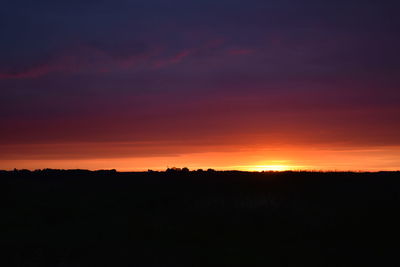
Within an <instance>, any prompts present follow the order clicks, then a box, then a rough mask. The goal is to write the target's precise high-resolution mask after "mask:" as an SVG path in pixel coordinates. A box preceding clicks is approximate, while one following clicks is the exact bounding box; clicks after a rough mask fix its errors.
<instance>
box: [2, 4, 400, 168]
mask: <svg viewBox="0 0 400 267" xmlns="http://www.w3.org/2000/svg"><path fill="white" fill-rule="evenodd" d="M399 8H400V4H399V3H398V1H390V0H388V1H369V0H363V1H356V0H347V1H341V0H337V1H311V0H310V1H306V0H301V1H300V0H279V1H278V0H262V1H261V0H246V1H244V0H242V1H239V0H229V1H228V0H219V1H215V0H212V1H211V0H202V1H183V0H181V1H177V0H170V1H165V0H137V1H132V0H131V1H128V0H120V1H117V0H113V1H111V0H110V1H107V0H101V1H100V0H99V1H94V0H68V1H66V0H60V1H50V0H43V1H30V0H12V1H11V0H3V1H2V4H1V9H0V33H1V42H0V125H1V127H0V169H13V168H19V169H21V168H28V169H40V168H65V169H69V168H83V169H113V168H115V169H118V170H122V171H134V170H147V169H155V170H163V169H165V168H167V167H189V168H191V169H197V168H215V169H224V170H227V169H238V170H257V171H260V170H286V169H295V170H300V169H302V170H354V171H357V170H363V171H376V170H399V169H400V53H399V47H400V34H399V32H400V17H399V16H398V10H399Z"/></svg>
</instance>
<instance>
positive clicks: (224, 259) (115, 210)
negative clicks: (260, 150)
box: [0, 170, 400, 267]
mask: <svg viewBox="0 0 400 267" xmlns="http://www.w3.org/2000/svg"><path fill="white" fill-rule="evenodd" d="M0 188H1V189H0V190H1V192H0V193H1V195H2V196H3V201H2V202H3V205H2V206H3V207H2V209H1V232H0V238H1V240H0V242H1V258H0V266H43V267H45V266H63V267H65V266H76V267H77V266H143V267H147V266H185V267H186V266H385V267H387V266H400V250H399V249H400V216H399V211H400V172H381V173H311V172H283V173H245V172H212V171H210V172H168V173H166V172H162V173H161V172H160V173H158V172H149V173H116V172H112V171H110V172H107V171H103V172H86V171H53V170H47V171H41V172H23V171H19V172H1V173H0Z"/></svg>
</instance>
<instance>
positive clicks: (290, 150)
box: [0, 144, 400, 171]
mask: <svg viewBox="0 0 400 267" xmlns="http://www.w3.org/2000/svg"><path fill="white" fill-rule="evenodd" d="M0 149H2V151H4V152H5V153H3V154H2V156H0V157H1V158H0V169H13V168H17V169H23V168H26V169H42V168H56V169H77V168H78V169H91V170H95V169H117V170H119V171H147V170H148V169H152V170H165V169H166V168H168V167H188V168H189V169H191V170H196V169H200V168H201V169H207V168H213V169H216V170H243V171H285V170H316V171H320V170H322V171H380V170H387V171H394V170H399V169H400V147H373V148H371V147H369V148H362V147H361V148H359V147H354V148H328V147H314V148H308V147H289V146H280V147H262V148H260V147H256V146H254V147H248V146H247V147H244V146H225V147H213V146H209V147H204V146H202V147H201V149H204V150H205V151H209V152H201V151H199V149H197V148H196V147H176V149H171V148H169V147H166V148H164V150H165V151H164V150H163V148H160V149H158V151H162V152H163V153H158V154H156V153H150V152H151V151H148V153H147V154H145V153H144V152H143V151H140V152H141V155H136V154H135V153H134V152H135V151H137V149H136V150H135V148H132V147H130V146H127V145H126V144H113V145H111V144H108V145H107V144H97V145H96V144H70V145H69V147H68V149H67V148H66V147H65V145H48V146H43V145H42V146H37V147H29V146H24V147H23V149H22V148H21V150H19V149H20V148H17V147H11V148H8V149H6V148H5V147H0ZM25 149H27V150H25ZM7 151H10V152H7ZM57 151H62V153H61V154H57ZM132 151H133V152H132ZM143 154H145V156H144V155H143Z"/></svg>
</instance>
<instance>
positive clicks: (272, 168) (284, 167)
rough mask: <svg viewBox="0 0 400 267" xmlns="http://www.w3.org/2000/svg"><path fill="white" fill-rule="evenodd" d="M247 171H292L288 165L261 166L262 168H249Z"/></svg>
mask: <svg viewBox="0 0 400 267" xmlns="http://www.w3.org/2000/svg"><path fill="white" fill-rule="evenodd" d="M245 170H246V171H288V170H291V167H290V166H287V165H261V166H247V167H246V168H245Z"/></svg>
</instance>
